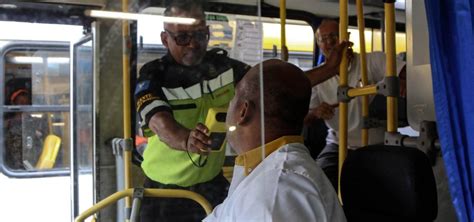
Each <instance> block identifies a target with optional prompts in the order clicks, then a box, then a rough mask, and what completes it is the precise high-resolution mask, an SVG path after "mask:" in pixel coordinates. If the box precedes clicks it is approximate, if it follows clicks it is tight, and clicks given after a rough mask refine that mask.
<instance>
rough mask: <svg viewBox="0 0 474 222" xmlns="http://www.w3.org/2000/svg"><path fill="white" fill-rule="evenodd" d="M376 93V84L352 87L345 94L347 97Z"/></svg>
mask: <svg viewBox="0 0 474 222" xmlns="http://www.w3.org/2000/svg"><path fill="white" fill-rule="evenodd" d="M374 94H377V86H376V85H368V86H364V87H360V88H353V89H349V90H348V91H347V95H348V96H349V97H351V98H352V97H357V96H366V95H374Z"/></svg>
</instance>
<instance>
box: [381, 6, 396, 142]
mask: <svg viewBox="0 0 474 222" xmlns="http://www.w3.org/2000/svg"><path fill="white" fill-rule="evenodd" d="M394 2H395V1H394V0H385V3H384V10H385V29H386V32H385V33H386V34H385V35H386V38H385V40H386V41H385V49H386V51H385V55H386V57H387V70H386V71H387V74H386V77H391V76H395V75H396V63H395V4H394ZM397 106H398V103H397V97H396V96H387V132H389V133H395V132H397V123H398V120H397V119H398V117H397V110H398V109H397Z"/></svg>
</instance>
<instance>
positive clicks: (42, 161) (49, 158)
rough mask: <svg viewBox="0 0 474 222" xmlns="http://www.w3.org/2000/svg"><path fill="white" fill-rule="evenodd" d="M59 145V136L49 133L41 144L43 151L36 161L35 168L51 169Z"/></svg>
mask: <svg viewBox="0 0 474 222" xmlns="http://www.w3.org/2000/svg"><path fill="white" fill-rule="evenodd" d="M60 146H61V138H59V137H58V136H56V135H53V134H50V135H48V136H47V137H46V139H45V140H44V144H43V151H41V155H40V157H39V159H38V162H36V169H51V168H53V167H54V163H56V157H57V156H58V151H59V147H60Z"/></svg>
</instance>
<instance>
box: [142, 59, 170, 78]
mask: <svg viewBox="0 0 474 222" xmlns="http://www.w3.org/2000/svg"><path fill="white" fill-rule="evenodd" d="M166 66H167V62H166V59H165V58H164V57H163V58H159V59H155V60H153V61H150V62H147V63H145V65H143V66H142V67H141V68H140V78H152V77H154V76H156V75H157V74H160V73H163V72H164V70H165V69H166Z"/></svg>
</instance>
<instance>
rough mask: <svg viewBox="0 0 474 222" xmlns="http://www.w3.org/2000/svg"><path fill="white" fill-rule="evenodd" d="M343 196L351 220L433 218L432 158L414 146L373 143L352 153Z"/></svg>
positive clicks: (435, 207)
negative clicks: (429, 158)
mask: <svg viewBox="0 0 474 222" xmlns="http://www.w3.org/2000/svg"><path fill="white" fill-rule="evenodd" d="M341 196H342V202H343V206H344V212H345V214H346V217H347V220H348V221H433V220H434V219H436V217H437V213H438V205H437V193H436V183H435V179H434V175H433V170H432V168H431V164H430V161H429V160H428V157H427V156H426V155H425V153H423V152H422V151H420V150H418V149H415V148H405V147H396V146H384V145H372V146H368V147H363V148H360V149H357V150H355V151H352V152H349V153H348V155H347V158H346V160H345V161H344V164H343V167H342V173H341Z"/></svg>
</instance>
